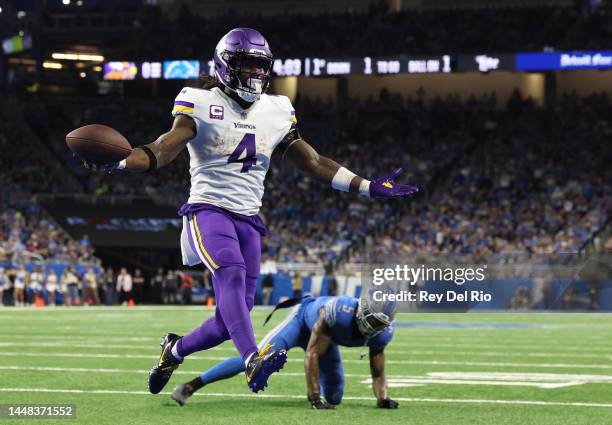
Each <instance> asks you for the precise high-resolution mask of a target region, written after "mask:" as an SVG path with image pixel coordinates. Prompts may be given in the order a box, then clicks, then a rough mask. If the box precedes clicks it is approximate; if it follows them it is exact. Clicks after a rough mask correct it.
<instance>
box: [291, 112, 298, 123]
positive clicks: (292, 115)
mask: <svg viewBox="0 0 612 425" xmlns="http://www.w3.org/2000/svg"><path fill="white" fill-rule="evenodd" d="M291 122H292V123H294V124H296V123H297V117H296V116H295V111H291Z"/></svg>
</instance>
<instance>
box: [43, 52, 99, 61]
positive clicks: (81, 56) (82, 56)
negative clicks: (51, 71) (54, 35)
mask: <svg viewBox="0 0 612 425" xmlns="http://www.w3.org/2000/svg"><path fill="white" fill-rule="evenodd" d="M51 57H52V58H53V59H58V60H62V59H63V60H70V61H90V62H103V61H104V56H102V55H91V54H86V53H57V52H56V53H52V54H51Z"/></svg>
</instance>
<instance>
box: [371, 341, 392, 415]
mask: <svg viewBox="0 0 612 425" xmlns="http://www.w3.org/2000/svg"><path fill="white" fill-rule="evenodd" d="M370 372H371V374H372V390H373V391H374V396H376V405H377V406H378V407H380V408H382V409H397V408H398V407H399V403H398V402H396V401H393V400H391V399H390V398H389V397H388V395H387V377H386V376H385V352H384V351H383V350H382V349H373V348H370Z"/></svg>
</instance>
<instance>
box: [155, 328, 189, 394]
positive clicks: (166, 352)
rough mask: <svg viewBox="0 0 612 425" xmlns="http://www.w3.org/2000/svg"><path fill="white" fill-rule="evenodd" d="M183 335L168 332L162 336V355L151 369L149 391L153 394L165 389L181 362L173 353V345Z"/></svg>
mask: <svg viewBox="0 0 612 425" xmlns="http://www.w3.org/2000/svg"><path fill="white" fill-rule="evenodd" d="M180 338H181V337H180V336H179V335H177V334H173V333H167V334H166V335H164V336H163V337H162V340H161V342H160V343H159V345H160V346H161V355H160V356H159V361H158V362H157V365H155V366H153V368H151V370H150V371H149V380H148V382H149V391H150V392H151V394H157V393H159V392H160V391H161V390H163V389H164V387H165V386H166V384H167V383H168V381H169V380H170V377H171V376H172V372H174V369H176V368H178V367H179V366H180V364H181V362H179V361H178V360H177V359H176V358H175V357H174V356H173V355H172V347H173V346H174V344H176V342H177V341H178V340H179V339H180Z"/></svg>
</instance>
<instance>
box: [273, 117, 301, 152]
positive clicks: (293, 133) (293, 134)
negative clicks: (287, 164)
mask: <svg viewBox="0 0 612 425" xmlns="http://www.w3.org/2000/svg"><path fill="white" fill-rule="evenodd" d="M301 138H302V135H301V134H300V130H299V129H298V127H297V125H296V124H291V128H290V129H289V131H288V132H287V134H286V135H285V137H283V140H281V142H280V143H279V144H278V145H277V146H276V147H277V149H279V151H280V153H281V155H282V156H283V158H284V157H285V154H286V153H287V151H288V150H289V146H291V145H292V144H293V142H295V141H296V140H300V139H301Z"/></svg>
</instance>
